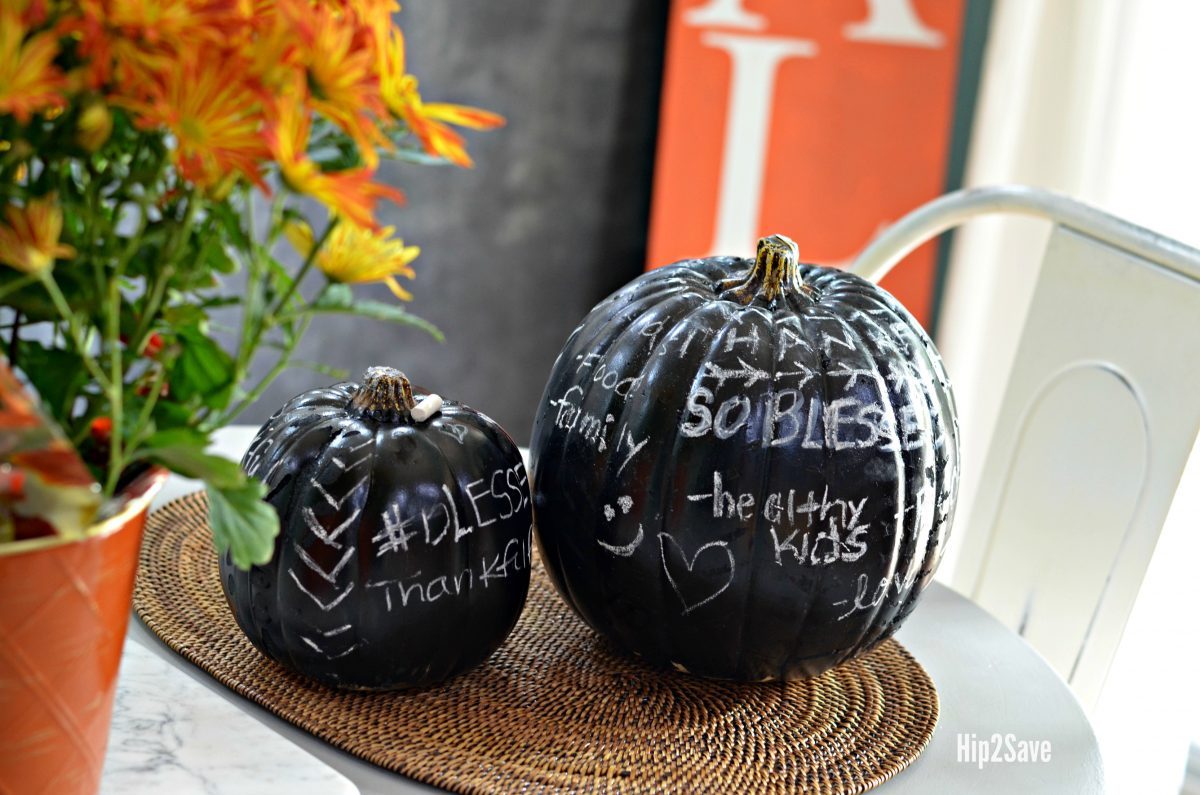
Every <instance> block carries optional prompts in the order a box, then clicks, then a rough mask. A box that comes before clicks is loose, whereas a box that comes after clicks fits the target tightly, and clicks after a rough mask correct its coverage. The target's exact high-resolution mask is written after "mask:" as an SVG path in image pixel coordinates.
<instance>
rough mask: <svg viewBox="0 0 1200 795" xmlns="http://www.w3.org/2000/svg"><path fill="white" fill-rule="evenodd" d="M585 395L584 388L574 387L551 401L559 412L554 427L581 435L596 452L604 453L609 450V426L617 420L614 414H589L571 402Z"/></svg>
mask: <svg viewBox="0 0 1200 795" xmlns="http://www.w3.org/2000/svg"><path fill="white" fill-rule="evenodd" d="M582 394H583V387H580V386H573V387H571V388H570V389H568V390H567V391H566V392H565V393H563V396H562V397H560V398H558V399H557V400H551V401H550V405H551V406H555V407H556V408H557V409H558V411H557V413H556V414H555V417H554V425H555V427H557V428H560V429H562V430H565V431H567V432H576V433H578V434H579V435H581V436H582V437H583V438H584V439H585V440H586V441H587V442H588V443H589V444H591V445H592V446H594V447H595V448H596V450H598V451H599V452H601V453H603V452H604V451H605V450H607V449H608V433H609V426H610V425H611V423H612V422H613V420H614V419H616V418H615V417H614V416H613V415H612V414H607V415H605V416H604V417H600V416H597V415H595V414H589V413H587V412H585V411H583V410H582V408H581V407H580V405H579V404H578V403H575V402H573V401H572V400H571V398H572V397H578V396H580V395H582Z"/></svg>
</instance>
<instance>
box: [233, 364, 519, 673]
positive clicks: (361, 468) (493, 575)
mask: <svg viewBox="0 0 1200 795" xmlns="http://www.w3.org/2000/svg"><path fill="white" fill-rule="evenodd" d="M421 398H427V400H428V402H425V401H423V402H422V403H421V404H420V405H418V404H417V400H418V399H421ZM439 400H440V399H439V398H437V397H436V396H433V397H430V396H428V395H426V394H424V393H420V394H416V395H414V393H413V391H412V388H411V387H410V385H409V382H408V380H407V379H406V378H405V377H404V375H403V374H402V373H400V372H399V371H397V370H393V369H391V368H384V367H373V368H371V369H370V370H368V371H367V374H366V376H365V378H364V382H363V384H362V386H359V385H358V384H354V383H342V384H337V385H334V386H331V387H329V388H326V389H315V390H313V391H311V392H305V393H304V394H302V395H299V396H298V397H295V398H293V399H292V400H290V401H288V403H287V404H286V405H285V406H284V407H283V408H282V409H280V410H279V411H278V412H276V413H275V415H274V416H273V417H271V419H270V420H268V421H267V423H266V424H265V425H263V427H262V428H261V429H260V430H259V432H258V435H257V436H256V437H255V439H254V441H253V443H252V444H251V445H250V449H249V450H248V451H247V453H246V456H245V458H244V459H243V460H242V466H243V468H244V469H245V470H246V472H247V473H248V474H250V475H253V476H255V477H257V478H260V479H262V480H263V481H264V482H265V483H266V486H267V489H268V493H267V501H268V502H270V503H271V505H273V506H274V507H275V509H276V511H278V513H279V519H280V525H281V529H280V534H279V537H278V538H277V539H276V542H275V554H274V556H273V557H272V559H271V561H270V563H268V564H267V565H265V566H255V567H254V568H252V569H250V570H249V571H242V570H239V569H237V568H236V567H235V566H234V565H233V562H232V560H231V559H230V557H229V555H228V554H226V555H224V556H222V559H221V583H222V585H223V586H224V588H225V596H226V598H227V600H228V602H229V606H230V608H231V609H232V610H233V613H234V616H235V617H236V618H237V622H238V625H239V626H241V628H242V630H243V631H244V632H245V633H246V635H247V637H249V638H250V640H251V641H252V642H253V643H254V645H255V646H257V647H258V648H259V649H260V650H261V651H262V652H263V653H265V654H266V655H267V656H269V657H271V658H272V659H274V660H277V661H278V662H280V663H282V664H284V665H286V666H288V667H290V668H293V669H295V670H297V671H299V672H301V673H303V674H305V675H307V676H309V677H311V678H313V679H316V680H318V681H320V682H323V683H325V684H329V685H334V686H340V687H348V688H357V689H371V690H383V689H393V688H400V687H412V686H421V685H427V684H432V683H434V682H439V681H441V680H443V679H446V678H447V677H450V676H453V675H454V674H456V673H458V672H460V671H463V670H466V669H467V668H470V667H471V666H473V665H475V664H477V663H479V662H480V661H482V660H483V659H485V658H486V657H487V656H488V655H490V654H491V653H492V652H493V651H495V650H496V648H497V647H498V646H499V645H500V644H501V643H502V642H503V641H504V639H505V637H506V636H507V635H508V633H509V631H510V630H511V629H512V627H513V624H515V623H516V620H517V617H518V615H520V612H521V608H522V606H523V605H524V603H525V596H526V593H527V591H528V588H529V563H530V558H529V553H530V532H531V509H530V500H529V491H528V486H527V482H526V475H525V467H524V465H523V464H522V462H521V455H520V452H519V451H518V449H517V446H516V445H515V444H514V443H513V441H512V439H511V438H509V436H508V434H506V433H505V432H504V430H503V429H502V428H501V427H500V426H499V425H497V424H496V423H495V422H493V421H492V420H491V419H489V418H488V417H486V416H484V415H483V414H481V413H479V412H477V411H474V410H473V409H471V408H469V407H467V406H464V405H461V404H459V403H455V402H453V401H445V402H443V403H441V405H440V411H438V412H437V413H436V414H435V415H434V416H432V417H429V418H422V419H420V420H418V419H416V418H414V412H415V413H416V414H417V415H418V416H421V415H422V414H423V413H424V412H425V411H426V410H428V408H429V406H430V405H431V404H432V405H434V406H436V405H437V402H438V401H439Z"/></svg>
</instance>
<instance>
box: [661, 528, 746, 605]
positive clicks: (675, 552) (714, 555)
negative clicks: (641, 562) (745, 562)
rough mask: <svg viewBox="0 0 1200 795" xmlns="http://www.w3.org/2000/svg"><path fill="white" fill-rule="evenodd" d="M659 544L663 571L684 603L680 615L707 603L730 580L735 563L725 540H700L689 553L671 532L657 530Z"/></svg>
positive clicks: (731, 582)
mask: <svg viewBox="0 0 1200 795" xmlns="http://www.w3.org/2000/svg"><path fill="white" fill-rule="evenodd" d="M658 544H659V551H660V553H661V560H662V567H663V573H664V574H665V575H666V578H667V582H669V583H670V584H671V588H672V590H674V591H675V595H676V596H677V597H678V598H679V602H680V604H682V605H683V615H685V616H686V615H687V614H688V613H690V612H692V611H693V610H695V609H697V608H699V607H703V606H704V605H706V604H708V603H709V602H711V601H712V600H714V599H716V598H717V597H718V596H720V595H721V594H723V593H725V591H726V590H727V589H728V588H729V586H730V585H732V584H733V576H734V573H735V572H736V570H737V563H736V561H735V560H734V557H733V550H731V549H730V548H729V544H728V543H727V542H725V541H709V542H708V543H706V544H701V545H700V546H699V547H697V548H696V550H695V551H694V552H692V554H691V555H690V556H689V555H688V554H687V553H686V552H685V551H684V549H683V547H682V546H680V544H679V542H678V541H676V540H675V537H674V536H672V535H671V534H670V533H666V532H662V533H659V534H658ZM697 569H699V571H697Z"/></svg>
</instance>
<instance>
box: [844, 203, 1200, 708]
mask: <svg viewBox="0 0 1200 795" xmlns="http://www.w3.org/2000/svg"><path fill="white" fill-rule="evenodd" d="M991 213H1016V214H1022V215H1033V216H1038V217H1041V218H1044V219H1046V220H1048V221H1050V222H1052V223H1053V225H1054V226H1053V230H1052V232H1051V235H1050V240H1049V243H1048V245H1047V248H1046V252H1045V255H1044V258H1043V261H1042V265H1041V271H1040V273H1039V275H1038V280H1037V284H1036V288H1035V291H1034V297H1033V302H1032V304H1031V306H1030V309H1029V314H1028V316H1027V317H1026V319H1025V324H1024V328H1023V331H1022V333H1021V338H1020V342H1019V345H1018V348H1017V354H1016V359H1015V362H1014V364H1013V367H1012V371H1011V373H1010V375H1009V378H1008V384H1007V387H1006V390H1005V393H1004V398H1003V401H1002V403H1001V408H1000V413H999V417H998V420H997V423H996V426H995V428H996V430H995V432H994V434H993V436H992V439H991V443H990V445H989V446H988V448H987V454H986V462H985V464H984V470H983V471H984V477H983V479H982V482H981V484H980V487H979V490H978V492H977V494H976V497H975V500H974V503H973V508H972V511H971V514H970V515H969V516H960V517H959V524H958V529H957V531H956V532H957V533H961V534H962V535H963V536H964V539H963V542H962V547H961V554H960V557H959V559H958V565H957V567H956V568H955V570H954V576H953V584H954V586H955V587H956V588H958V589H959V590H961V591H962V592H963V593H965V594H967V595H968V596H970V597H971V598H973V599H974V600H975V601H977V602H978V603H979V604H981V605H982V606H983V607H985V608H986V609H987V610H989V611H990V612H991V613H993V614H994V615H995V616H996V617H997V618H999V619H1000V620H1002V621H1004V622H1005V623H1007V624H1008V625H1009V626H1011V627H1012V628H1013V629H1014V630H1016V631H1018V632H1019V633H1020V634H1021V635H1022V636H1024V637H1025V638H1026V639H1027V640H1028V641H1029V642H1030V643H1031V644H1032V645H1033V646H1034V648H1036V649H1037V650H1038V651H1039V652H1041V654H1042V655H1043V656H1044V657H1046V659H1047V660H1048V661H1049V662H1050V663H1051V665H1053V666H1054V667H1055V668H1056V669H1057V670H1058V671H1059V672H1060V673H1061V674H1062V676H1063V677H1064V678H1066V679H1067V681H1068V682H1070V684H1071V687H1072V689H1073V690H1074V691H1075V693H1076V694H1077V695H1078V696H1079V698H1080V701H1081V702H1082V703H1083V704H1084V705H1085V707H1088V708H1089V709H1090V708H1091V707H1092V706H1094V705H1095V703H1096V701H1097V699H1098V698H1099V694H1100V691H1101V688H1102V686H1103V684H1104V679H1105V676H1106V674H1107V672H1108V668H1109V665H1110V663H1111V661H1112V658H1113V655H1114V654H1115V652H1116V649H1117V645H1118V643H1119V641H1120V639H1121V634H1122V632H1123V631H1124V628H1125V625H1126V622H1127V620H1128V618H1129V615H1130V612H1131V611H1132V609H1133V605H1134V600H1135V598H1136V597H1137V593H1138V590H1139V588H1140V586H1141V584H1142V580H1143V577H1144V575H1145V572H1146V568H1147V566H1148V565H1149V563H1150V559H1151V556H1152V554H1153V552H1154V547H1155V544H1156V543H1157V541H1158V537H1159V533H1160V530H1161V528H1162V524H1163V521H1164V519H1165V517H1166V515H1167V510H1168V508H1169V507H1170V504H1171V500H1172V497H1173V496H1174V493H1175V489H1176V487H1177V485H1178V483H1179V479H1180V476H1181V474H1182V472H1183V468H1184V465H1185V463H1186V462H1187V458H1188V454H1189V452H1190V451H1191V449H1192V445H1193V442H1194V441H1195V439H1196V434H1197V431H1198V430H1200V251H1197V250H1196V249H1193V248H1191V247H1188V246H1185V245H1183V244H1182V243H1179V242H1177V241H1175V240H1171V239H1168V238H1165V237H1162V236H1160V235H1157V234H1155V233H1153V232H1150V231H1148V230H1146V229H1143V228H1141V227H1138V226H1135V225H1133V224H1130V223H1128V222H1126V221H1123V220H1121V219H1119V218H1115V217H1113V216H1111V215H1108V214H1106V213H1103V212H1100V211H1099V210H1096V209H1093V208H1091V207H1087V206H1085V205H1082V204H1079V203H1078V202H1076V201H1074V200H1071V199H1068V198H1066V197H1063V196H1059V195H1056V194H1053V193H1049V192H1046V191H1042V190H1036V189H1032V188H1023V187H995V188H979V189H972V190H965V191H959V192H956V193H951V194H948V195H946V196H942V197H941V198H939V199H936V200H935V201H932V202H930V203H929V204H926V205H924V206H923V207H920V208H919V209H917V210H915V211H914V212H912V213H910V214H909V215H907V216H905V217H904V218H903V219H901V220H900V221H899V222H897V223H896V224H894V225H893V226H891V227H890V228H888V229H887V231H885V232H884V233H883V234H882V235H880V236H879V237H878V238H876V239H875V240H874V241H873V242H872V243H871V245H869V246H868V247H867V248H866V249H865V250H864V251H863V253H862V254H861V255H860V256H859V257H858V259H857V260H856V261H855V263H854V265H853V266H852V268H851V270H852V271H854V272H855V273H857V274H859V275H860V276H863V277H864V278H868V279H871V280H876V281H877V280H878V279H879V278H881V277H882V276H883V274H885V273H886V272H887V271H888V270H889V269H890V268H891V267H892V266H893V265H894V264H896V263H897V262H898V261H900V260H901V259H902V258H903V257H904V256H905V255H906V254H908V253H909V252H910V251H912V250H913V249H915V248H916V247H917V246H918V245H920V244H921V243H923V242H925V241H927V240H929V239H930V238H933V237H935V236H937V235H939V234H941V233H942V232H944V231H946V230H948V229H951V228H953V227H955V226H958V225H960V224H962V223H964V222H965V221H967V220H970V219H972V218H975V217H977V216H980V215H984V214H991Z"/></svg>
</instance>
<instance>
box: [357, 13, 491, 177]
mask: <svg viewBox="0 0 1200 795" xmlns="http://www.w3.org/2000/svg"><path fill="white" fill-rule="evenodd" d="M404 61H405V57H404V36H403V34H402V33H401V32H400V31H399V30H393V31H392V35H391V36H389V37H388V38H387V40H386V42H385V44H384V47H383V50H382V53H381V55H380V77H381V88H382V91H383V101H384V102H385V103H386V104H387V107H388V110H390V111H391V112H392V115H394V116H395V117H396V118H398V119H401V120H402V121H403V122H404V123H405V124H406V125H408V129H409V130H411V131H412V133H413V135H415V136H417V139H418V140H420V142H421V145H422V146H423V147H425V151H426V152H428V153H429V154H431V155H437V156H438V157H442V158H445V159H446V160H449V161H450V162H451V163H454V164H455V165H459V166H463V167H465V168H470V167H471V166H472V165H474V163H473V162H472V161H471V156H470V155H468V154H467V148H466V142H465V141H464V140H463V137H462V136H461V135H459V134H458V133H457V132H456V131H454V130H452V129H451V128H450V127H449V125H450V124H456V125H458V126H460V127H469V128H471V129H473V130H488V129H492V128H494V127H500V126H502V125H503V124H504V117H503V116H500V115H499V114H496V113H491V112H490V111H486V110H480V109H479V108H472V107H468V106H466V105H451V104H448V103H444V102H431V103H428V104H426V103H425V102H424V101H423V100H422V99H421V94H420V92H419V91H418V87H417V78H415V77H413V76H412V75H410V74H407V73H406V72H405V69H404Z"/></svg>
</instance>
